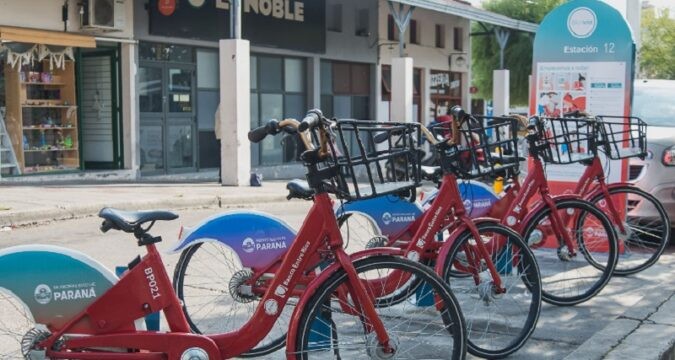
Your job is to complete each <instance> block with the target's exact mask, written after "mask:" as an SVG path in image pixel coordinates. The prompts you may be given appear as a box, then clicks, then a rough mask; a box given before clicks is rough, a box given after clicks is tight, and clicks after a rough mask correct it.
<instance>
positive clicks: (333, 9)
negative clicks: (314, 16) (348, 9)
mask: <svg viewBox="0 0 675 360" xmlns="http://www.w3.org/2000/svg"><path fill="white" fill-rule="evenodd" d="M327 9H328V13H327V14H326V24H327V27H326V29H327V30H328V31H334V32H342V4H332V5H329V6H328V7H327Z"/></svg>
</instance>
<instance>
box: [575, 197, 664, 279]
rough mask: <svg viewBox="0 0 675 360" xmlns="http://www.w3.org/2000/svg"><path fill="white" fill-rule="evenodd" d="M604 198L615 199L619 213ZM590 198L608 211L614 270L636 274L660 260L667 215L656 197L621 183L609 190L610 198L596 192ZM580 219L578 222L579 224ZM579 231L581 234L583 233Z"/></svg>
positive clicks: (601, 208) (599, 262)
mask: <svg viewBox="0 0 675 360" xmlns="http://www.w3.org/2000/svg"><path fill="white" fill-rule="evenodd" d="M607 200H610V201H612V202H613V203H614V206H615V207H616V210H617V211H618V212H619V213H618V214H614V213H613V212H612V211H611V210H610V209H609V207H608V202H607ZM591 202H592V203H593V204H594V205H595V206H597V207H598V208H599V209H600V210H602V211H603V212H604V213H606V214H608V216H609V218H610V220H612V223H613V224H614V229H616V233H617V236H618V240H619V261H618V263H617V265H616V268H615V269H614V274H616V275H621V276H625V275H631V274H635V273H637V272H640V271H642V270H644V269H647V268H648V267H650V266H652V265H654V264H655V263H656V262H657V261H658V260H659V257H660V256H661V254H663V251H664V250H665V248H666V245H668V241H669V240H670V219H669V218H668V213H666V210H665V209H664V208H663V205H662V204H661V202H660V201H659V200H658V199H657V198H655V197H654V196H652V195H651V194H649V193H648V192H645V191H643V190H641V189H639V188H637V187H634V186H621V187H616V188H612V189H610V190H609V199H607V197H605V195H604V194H599V195H598V196H596V197H594V198H593V199H591ZM582 220H583V219H580V222H579V223H578V224H577V226H581V223H582ZM619 223H620V224H621V225H622V226H619ZM578 233H579V234H580V236H583V234H584V232H578ZM582 241H583V240H582ZM588 260H589V261H590V262H592V263H594V264H595V265H596V266H600V267H601V266H603V265H602V261H596V260H595V259H594V258H593V257H589V259H588Z"/></svg>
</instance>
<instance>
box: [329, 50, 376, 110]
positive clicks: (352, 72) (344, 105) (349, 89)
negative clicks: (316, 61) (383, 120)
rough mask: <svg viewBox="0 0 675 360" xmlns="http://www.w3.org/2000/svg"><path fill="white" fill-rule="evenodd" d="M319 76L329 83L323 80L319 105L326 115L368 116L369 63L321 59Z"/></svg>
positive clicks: (369, 90)
mask: <svg viewBox="0 0 675 360" xmlns="http://www.w3.org/2000/svg"><path fill="white" fill-rule="evenodd" d="M321 79H330V81H331V82H332V85H333V86H332V87H330V88H329V87H326V86H324V84H322V86H321V89H322V96H321V108H322V110H323V112H324V114H326V115H327V116H335V117H338V118H351V119H361V120H369V119H370V113H371V111H370V92H371V84H370V65H368V64H359V63H348V62H341V61H333V62H331V61H324V62H322V63H321Z"/></svg>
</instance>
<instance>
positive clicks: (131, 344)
mask: <svg viewBox="0 0 675 360" xmlns="http://www.w3.org/2000/svg"><path fill="white" fill-rule="evenodd" d="M342 245H343V244H342V237H341V235H340V230H339V227H338V224H337V220H336V218H335V215H334V213H333V208H332V203H331V200H330V198H329V196H328V194H326V193H321V194H317V195H316V196H315V199H314V205H313V206H312V208H311V209H310V211H309V214H308V216H307V218H306V219H305V221H304V223H303V224H302V227H301V228H300V230H299V232H298V236H297V237H296V239H295V241H294V242H293V243H292V245H291V246H290V248H289V249H288V251H287V252H286V254H285V256H284V257H283V260H282V261H281V263H280V264H279V266H278V269H277V270H276V271H275V273H276V276H275V277H274V278H273V279H271V280H270V281H269V285H268V286H267V290H266V291H265V293H264V295H263V297H262V299H261V301H260V304H259V305H258V307H257V308H256V310H255V312H254V313H253V315H252V316H251V318H250V320H249V321H248V322H247V323H246V324H244V326H242V327H241V328H240V329H238V330H236V331H232V332H228V333H225V334H217V335H209V336H204V335H197V334H191V333H190V327H189V325H188V323H187V320H186V318H185V315H184V313H183V310H182V307H181V304H180V301H179V299H178V297H177V296H176V294H175V292H174V291H173V287H172V286H171V280H170V279H169V277H168V275H167V273H166V269H165V267H164V264H163V262H162V259H161V257H160V255H159V252H158V251H157V249H156V247H155V245H154V244H150V245H147V247H146V248H147V254H146V255H145V256H144V257H143V258H142V260H141V261H140V262H139V263H138V264H137V265H135V266H133V267H132V268H131V269H130V270H129V271H127V272H126V273H125V274H124V275H122V277H121V278H120V280H119V282H118V283H116V284H115V285H114V286H113V287H112V288H110V289H109V290H108V291H107V292H106V293H104V294H103V295H102V296H101V297H99V298H98V299H97V300H96V301H95V302H94V303H92V304H91V305H90V306H89V307H88V308H86V309H85V310H83V311H82V312H81V313H80V314H78V315H77V316H76V317H75V318H73V319H72V320H71V321H70V322H69V323H68V324H67V325H66V326H64V327H63V328H62V329H56V330H54V331H53V334H52V335H51V336H50V337H49V338H47V339H45V340H43V341H42V342H41V343H40V346H41V347H44V348H45V349H47V350H46V356H47V357H49V358H52V359H84V360H87V359H91V360H93V359H133V360H135V359H142V360H154V359H157V360H159V359H166V358H167V357H168V358H169V359H178V358H180V356H181V354H182V353H183V352H184V351H185V350H187V349H189V348H191V347H199V348H202V349H204V350H205V351H206V352H207V353H208V356H209V357H210V358H211V359H222V358H230V357H234V356H237V355H239V354H242V353H244V352H246V351H248V350H250V349H251V348H253V347H254V346H255V345H256V344H258V343H259V342H260V341H261V340H262V339H263V338H264V337H265V335H266V334H267V333H268V332H269V331H270V329H271V328H272V326H273V325H274V323H275V321H276V319H277V318H278V317H279V315H280V314H281V310H282V309H283V307H284V306H285V305H286V303H287V301H288V299H289V298H290V297H293V296H297V295H299V293H298V292H296V291H294V290H295V288H296V286H298V285H306V289H305V290H304V294H305V295H303V296H302V297H301V298H300V303H304V302H306V298H307V296H308V295H307V294H312V293H313V292H314V290H315V289H316V288H317V287H318V286H319V285H320V281H317V278H316V277H312V276H308V274H309V273H312V272H313V271H314V270H315V269H316V263H314V261H316V254H318V255H319V256H320V257H322V258H331V259H332V260H334V261H333V263H332V264H331V265H330V266H329V267H328V268H327V269H324V270H323V271H322V276H321V277H320V278H319V279H318V280H321V279H325V278H326V276H329V275H330V274H332V273H335V271H337V270H339V269H344V270H345V272H346V273H347V276H348V278H349V283H348V284H349V285H348V286H347V289H344V290H342V292H343V294H345V295H344V296H347V295H346V292H349V293H350V294H349V295H350V296H351V299H352V300H353V303H354V304H353V305H352V306H354V307H358V308H360V309H362V310H363V314H365V316H366V317H368V319H369V324H372V325H370V326H369V327H370V330H371V331H374V332H375V333H376V335H377V338H378V340H379V341H380V343H381V344H384V345H385V347H386V346H388V343H389V338H388V335H387V333H386V331H385V330H384V326H383V324H382V322H381V321H380V319H379V317H378V316H377V314H376V312H375V308H374V305H373V302H374V299H373V297H372V294H370V293H369V292H368V291H367V290H366V284H364V283H363V282H362V281H361V280H359V278H358V275H357V273H356V270H355V268H354V266H353V264H352V261H353V260H354V259H355V258H359V257H364V256H367V255H372V254H375V253H378V254H383V253H387V252H391V250H387V249H377V250H376V251H368V252H366V253H365V254H364V253H362V254H359V255H356V256H354V257H351V258H350V256H349V255H347V254H346V253H345V252H344V250H343V248H342ZM310 279H314V281H309V280H310ZM301 310H302V307H300V306H298V307H296V308H295V311H294V313H293V319H298V318H299V316H300V312H301ZM158 311H162V312H163V313H164V315H165V317H166V320H167V322H168V325H169V329H170V332H167V333H162V332H152V331H138V330H136V329H135V328H134V327H133V326H132V324H133V322H134V320H136V319H139V318H142V317H144V316H145V315H147V314H150V313H153V312H158ZM81 321H87V322H89V323H90V324H91V328H92V329H95V330H94V331H93V334H90V336H78V337H68V338H65V340H64V341H63V342H61V341H60V340H61V339H62V337H63V335H65V334H68V330H69V329H71V328H72V327H73V326H74V325H75V324H77V323H79V322H81ZM292 323H293V322H292ZM288 341H291V342H294V341H295V333H293V332H291V331H289V333H288ZM55 345H56V346H55ZM110 348H119V349H140V350H141V351H142V352H133V353H129V352H124V353H113V352H109V351H108V352H105V351H103V350H100V351H95V350H94V349H110ZM81 350H87V351H88V352H78V351H81Z"/></svg>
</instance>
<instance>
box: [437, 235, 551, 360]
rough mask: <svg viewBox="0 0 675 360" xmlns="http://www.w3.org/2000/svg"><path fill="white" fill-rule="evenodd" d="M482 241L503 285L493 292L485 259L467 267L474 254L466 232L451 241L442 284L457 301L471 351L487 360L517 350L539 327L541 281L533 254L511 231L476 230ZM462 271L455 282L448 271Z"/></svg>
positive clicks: (492, 282) (474, 242)
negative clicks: (462, 274) (503, 290)
mask: <svg viewBox="0 0 675 360" xmlns="http://www.w3.org/2000/svg"><path fill="white" fill-rule="evenodd" d="M477 227H478V233H479V234H480V237H481V239H480V241H482V242H483V244H484V245H485V247H486V250H487V251H488V253H489V254H490V260H491V261H492V263H493V264H494V265H495V268H496V270H497V273H498V274H499V277H500V279H501V281H502V287H503V288H504V289H505V290H506V291H505V292H504V293H500V292H498V291H497V288H496V287H495V284H494V280H493V278H492V276H491V273H490V271H488V268H487V266H486V263H485V260H478V261H475V262H469V261H468V260H467V256H466V253H467V251H470V252H471V253H474V252H473V251H472V250H475V251H478V249H477V247H476V243H477V241H476V239H475V238H474V236H473V234H471V231H469V230H468V229H467V230H466V231H465V232H463V233H462V234H460V235H459V237H457V239H455V240H454V242H453V244H452V247H451V248H450V250H449V253H448V255H447V258H446V261H445V265H444V267H443V279H445V281H447V282H448V284H450V288H451V289H452V291H453V294H454V295H455V296H456V297H457V300H458V301H459V305H460V308H461V310H462V314H463V315H464V320H465V321H466V326H467V337H468V343H469V352H470V353H471V354H472V355H475V356H480V357H483V358H487V359H496V358H502V357H505V356H508V355H510V354H512V353H514V352H516V351H518V349H520V348H521V347H522V346H523V345H525V342H526V341H527V339H529V338H530V336H531V335H532V332H533V331H534V329H535V327H536V326H537V320H538V319H539V312H540V310H541V295H542V294H541V279H540V274H539V268H538V267H537V263H536V261H535V259H534V255H533V254H532V252H531V251H530V249H529V248H528V246H527V245H526V244H525V242H524V241H523V240H522V238H521V237H520V235H518V233H516V232H515V231H513V230H511V229H510V228H507V227H505V226H503V225H500V224H496V223H481V224H478V225H477ZM457 269H462V270H461V272H464V273H465V274H467V275H472V274H473V275H478V278H479V281H478V284H476V280H475V279H474V277H473V276H468V277H466V276H465V277H462V278H458V277H456V276H454V275H453V274H452V273H451V272H452V271H453V270H454V271H460V270H457Z"/></svg>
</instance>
